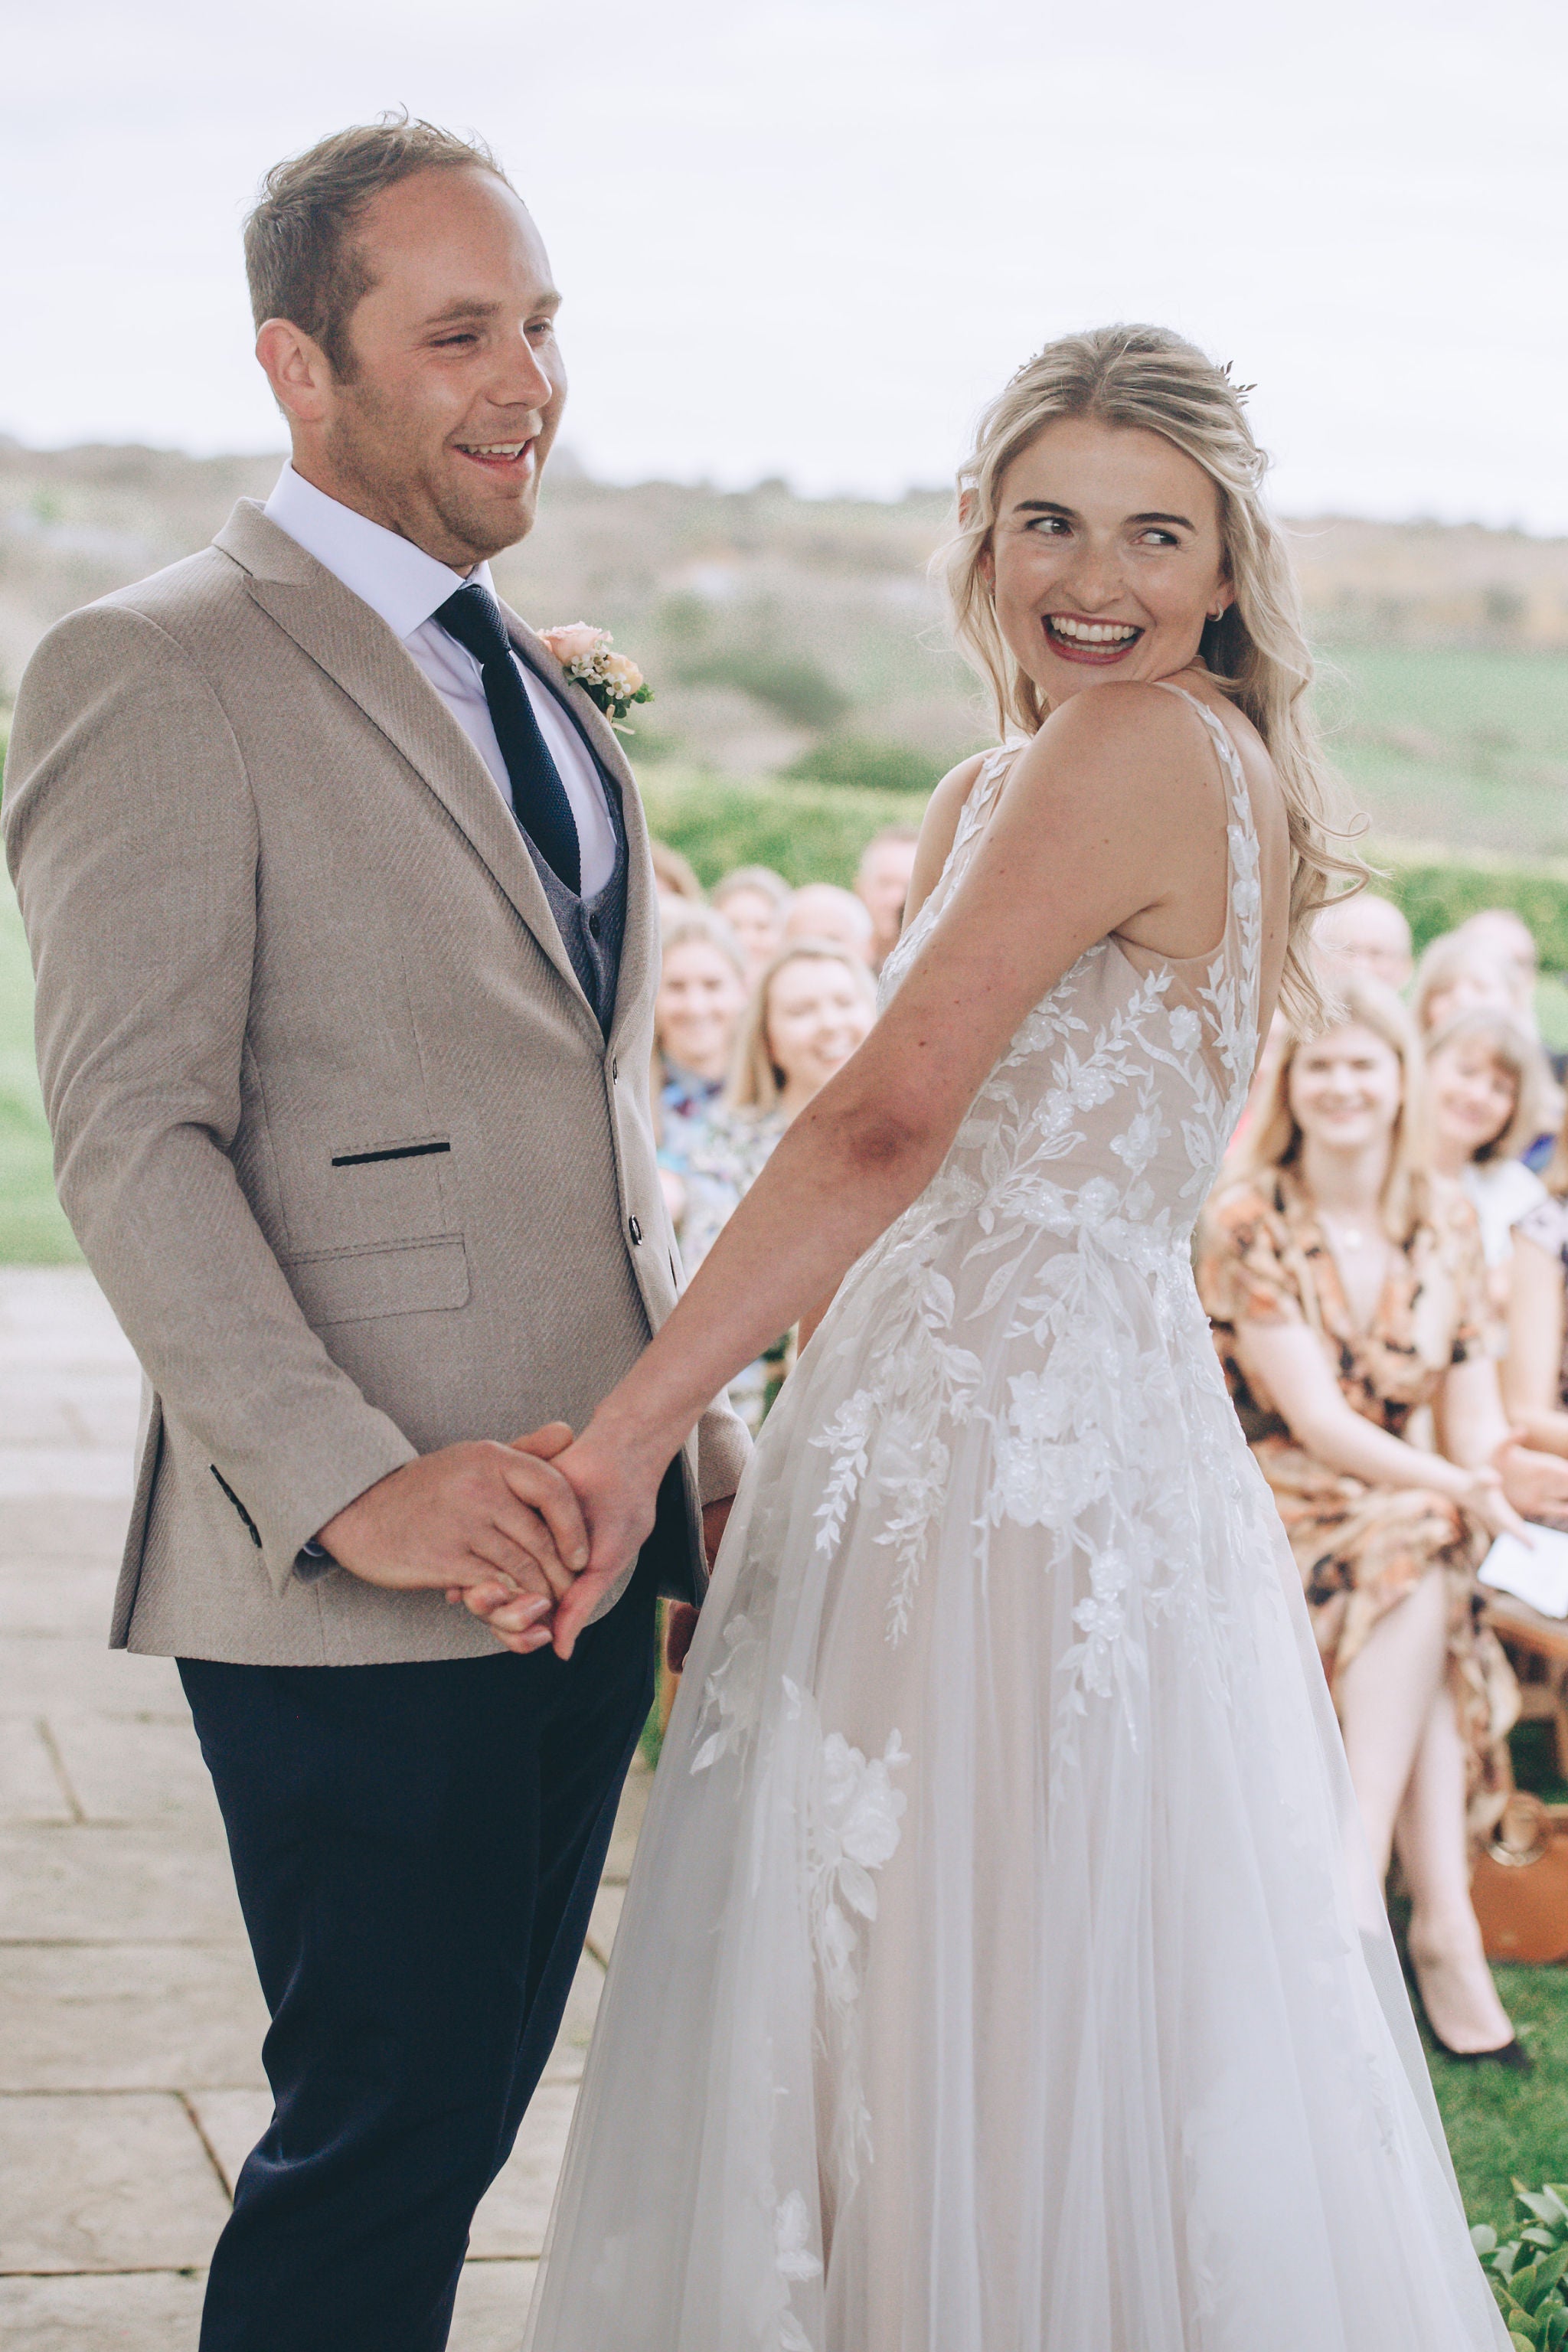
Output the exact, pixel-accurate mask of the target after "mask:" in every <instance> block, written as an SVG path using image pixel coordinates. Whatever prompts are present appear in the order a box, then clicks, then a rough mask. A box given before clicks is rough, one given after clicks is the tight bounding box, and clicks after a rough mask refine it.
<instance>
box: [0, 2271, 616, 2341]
mask: <svg viewBox="0 0 1568 2352" xmlns="http://www.w3.org/2000/svg"><path fill="white" fill-rule="evenodd" d="M538 2269H539V2265H538V2263H490V2262H471V2263H464V2265H463V2276H462V2281H461V2284H459V2286H458V2307H457V2309H456V2311H455V2312H454V2313H453V2315H452V2333H451V2336H450V2337H449V2338H448V2352H520V2347H521V2343H522V2331H523V2326H524V2325H525V2323H526V2321H527V2318H528V2306H529V2305H530V2304H531V2302H532V2300H533V2282H534V2279H535V2277H536V2275H537V2274H538ZM7 2352H10V2347H7ZM17 2352H20V2347H17ZM94 2352H97V2347H94ZM603 2352H614V2347H611V2346H608V2345H606V2346H605V2347H603Z"/></svg>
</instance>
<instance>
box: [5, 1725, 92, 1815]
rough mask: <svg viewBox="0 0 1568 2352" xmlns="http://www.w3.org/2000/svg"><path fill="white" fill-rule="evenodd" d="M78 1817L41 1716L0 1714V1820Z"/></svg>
mask: <svg viewBox="0 0 1568 2352" xmlns="http://www.w3.org/2000/svg"><path fill="white" fill-rule="evenodd" d="M77 1818H78V1816H77V1811H76V1809H75V1807H74V1806H73V1805H72V1803H71V1801H70V1799H69V1798H68V1795H67V1794H66V1786H65V1782H64V1780H63V1779H62V1778H61V1775H60V1772H59V1769H58V1765H57V1763H56V1760H55V1753H54V1749H53V1748H52V1746H51V1745H50V1741H49V1734H48V1730H47V1727H46V1725H45V1723H44V1720H43V1717H41V1716H34V1715H7V1716H0V1822H74V1821H75V1820H76V1819H77Z"/></svg>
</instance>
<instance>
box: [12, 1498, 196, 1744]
mask: <svg viewBox="0 0 1568 2352" xmlns="http://www.w3.org/2000/svg"><path fill="white" fill-rule="evenodd" d="M5 1516H6V1514H5V1511H4V1510H3V1509H0V1529H3V1528H4V1525H5ZM62 1714H65V1715H107V1716H119V1717H131V1718H132V1719H133V1720H134V1721H136V1722H139V1723H140V1722H145V1721H150V1720H151V1719H153V1717H157V1718H159V1719H160V1720H162V1721H163V1722H166V1723H186V1724H188V1723H189V1721H190V1719H191V1711H190V1709H189V1707H188V1706H186V1705H185V1694H184V1691H183V1690H182V1689H181V1688H180V1675H179V1669H178V1668H177V1667H176V1665H175V1664H174V1660H173V1658H139V1657H132V1656H131V1654H130V1653H129V1652H128V1651H125V1650H111V1649H110V1647H109V1643H108V1620H107V1619H104V1620H103V1621H101V1622H100V1623H99V1624H97V1625H96V1626H94V1628H93V1631H92V1633H91V1636H90V1637H89V1638H85V1639H82V1640H80V1641H65V1640H63V1639H59V1638H58V1637H57V1638H44V1639H38V1640H33V1639H29V1638H28V1637H27V1636H26V1635H22V1636H19V1637H18V1638H16V1640H10V1641H8V1640H6V1639H5V1638H4V1637H0V1719H3V1718H4V1717H6V1716H8V1715H48V1716H59V1715H62Z"/></svg>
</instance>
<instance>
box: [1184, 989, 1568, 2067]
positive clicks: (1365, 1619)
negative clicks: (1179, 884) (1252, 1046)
mask: <svg viewBox="0 0 1568 2352" xmlns="http://www.w3.org/2000/svg"><path fill="white" fill-rule="evenodd" d="M1343 994H1344V998H1345V1009H1346V1014H1347V1017H1346V1019H1345V1020H1344V1022H1343V1023H1342V1024H1341V1025H1340V1026H1339V1027H1337V1028H1335V1029H1333V1030H1332V1031H1331V1033H1330V1034H1328V1035H1327V1036H1324V1037H1321V1038H1317V1039H1314V1040H1312V1041H1311V1042H1310V1043H1304V1042H1303V1041H1302V1040H1300V1038H1298V1037H1296V1036H1294V1035H1292V1036H1291V1037H1290V1038H1289V1040H1288V1042H1287V1047H1286V1051H1285V1053H1284V1055H1282V1057H1281V1060H1280V1064H1279V1069H1278V1071H1277V1073H1276V1076H1275V1083H1274V1091H1273V1095H1272V1097H1271V1099H1270V1100H1269V1102H1268V1103H1267V1104H1266V1105H1264V1106H1262V1107H1261V1108H1260V1109H1259V1112H1258V1118H1257V1119H1256V1121H1255V1123H1254V1126H1253V1128H1252V1129H1251V1131H1250V1133H1249V1135H1248V1137H1247V1143H1246V1147H1245V1150H1244V1152H1243V1154H1242V1157H1241V1160H1240V1163H1239V1165H1238V1167H1237V1171H1236V1174H1235V1177H1234V1179H1233V1181H1230V1182H1229V1183H1228V1184H1226V1186H1225V1187H1224V1188H1223V1189H1222V1190H1221V1191H1220V1192H1218V1193H1217V1194H1216V1195H1215V1199H1214V1200H1213V1201H1212V1202H1210V1204H1209V1207H1208V1209H1207V1210H1206V1211H1205V1218H1204V1224H1203V1232H1202V1238H1201V1241H1200V1246H1199V1258H1198V1281H1199V1288H1200V1291H1201V1293H1202V1296H1203V1299H1204V1303H1205V1307H1207V1309H1208V1312H1209V1315H1210V1317H1211V1318H1212V1319H1213V1321H1214V1325H1215V1344H1216V1346H1217V1347H1218V1349H1219V1353H1220V1357H1221V1360H1222V1362H1223V1364H1224V1366H1225V1373H1226V1382H1227V1384H1228V1386H1229V1389H1230V1392H1231V1396H1232V1398H1233V1400H1234V1402H1235V1404H1236V1408H1237V1414H1238V1415H1239V1417H1240V1420H1241V1423H1242V1427H1243V1429H1244V1430H1245V1431H1246V1433H1247V1439H1248V1441H1249V1443H1250V1444H1251V1446H1252V1450H1253V1454H1254V1457H1255V1459H1256V1460H1257V1462H1258V1466H1259V1468H1260V1469H1261V1471H1262V1473H1263V1475H1264V1477H1265V1478H1266V1479H1267V1480H1268V1485H1269V1486H1270V1487H1271V1489H1272V1490H1273V1494H1274V1499H1275V1502H1276V1504H1277V1506H1278V1507H1279V1516H1280V1518H1281V1520H1282V1521H1283V1523H1284V1527H1285V1531H1286V1534H1287V1536H1288V1537H1289V1542H1290V1548H1291V1550H1292V1551H1293V1552H1294V1554H1295V1557H1296V1562H1297V1565H1298V1567H1299V1568H1300V1572H1301V1580H1302V1583H1303V1585H1304V1587H1305V1590H1306V1596H1307V1606H1308V1610H1309V1612H1310V1617H1311V1620H1312V1624H1313V1629H1314V1631H1315V1633H1316V1635H1317V1639H1318V1646H1319V1650H1320V1652H1321V1656H1322V1660H1323V1664H1324V1669H1325V1671H1326V1673H1327V1675H1328V1677H1329V1681H1330V1685H1331V1689H1332V1691H1333V1696H1334V1703H1335V1706H1336V1707H1337V1709H1338V1712H1339V1717H1340V1721H1341V1725H1342V1728H1343V1732H1344V1739H1345V1749H1346V1754H1347V1756H1348V1758H1349V1761H1350V1768H1351V1777H1352V1781H1353V1783H1354V1785H1355V1790H1356V1795H1357V1798H1358V1801H1359V1803H1360V1808H1361V1812H1362V1818H1363V1825H1364V1827H1365V1831H1366V1836H1367V1842H1368V1844H1369V1846H1370V1848H1371V1850H1372V1855H1373V1863H1374V1865H1375V1866H1376V1868H1377V1869H1378V1871H1379V1872H1380V1873H1383V1872H1386V1870H1387V1868H1388V1865H1389V1860H1390V1855H1391V1853H1392V1852H1393V1850H1394V1848H1395V1846H1397V1850H1398V1853H1399V1858H1400V1861H1401V1863H1402V1864H1403V1866H1404V1871H1405V1878H1406V1880H1407V1882H1408V1884H1409V1887H1410V1892H1411V1896H1412V1899H1413V1902H1414V1906H1415V1909H1414V1913H1413V1916H1412V1919H1411V1925H1410V1956H1411V1959H1412V1962H1413V1964H1414V1966H1415V1975H1416V1979H1417V1982H1418V1984H1419V1987H1420V1990H1421V1994H1422V1997H1423V2000H1425V2002H1426V2014H1427V2017H1428V2020H1429V2021H1430V2023H1431V2026H1432V2030H1433V2032H1434V2034H1435V2035H1436V2037H1437V2039H1438V2040H1439V2041H1440V2042H1442V2043H1443V2044H1444V2046H1445V2047H1447V2048H1448V2049H1450V2050H1453V2051H1457V2052H1458V2053H1462V2054H1464V2055H1465V2056H1468V2057H1480V2056H1488V2057H1498V2058H1503V2059H1506V2061H1507V2063H1521V2054H1522V2053H1521V2052H1520V2051H1519V2048H1518V2045H1517V2043H1516V2042H1515V2041H1514V2038H1513V2032H1512V2028H1511V2027H1510V2023H1509V2020H1508V2017H1507V2014H1506V2012H1505V2011H1504V2010H1503V2007H1502V2004H1501V2002H1500V2000H1499V1999H1498V1995H1497V1990H1496V1988H1495V1986H1494V1985H1493V1983H1492V1979H1491V1975H1490V1972H1489V1969H1488V1968H1487V1964H1486V1959H1485V1957H1484V1955H1483V1952H1482V1948H1481V1937H1480V1930H1479V1927H1478V1926H1477V1923H1476V1916H1475V1913H1474V1910H1473V1909H1472V1907H1471V1904H1470V1896H1469V1849H1468V1836H1482V1835H1484V1834H1485V1833H1486V1832H1487V1831H1488V1830H1489V1828H1490V1827H1491V1826H1492V1824H1493V1823H1494V1822H1496V1820H1497V1818H1498V1816H1499V1814H1500V1811H1501V1810H1502V1806H1503V1803H1504V1801H1505V1800H1506V1798H1507V1796H1508V1793H1509V1790H1510V1785H1511V1781H1510V1769H1509V1758H1508V1748H1507V1744H1506V1741H1507V1733H1508V1730H1509V1727H1510V1725H1511V1723H1512V1722H1513V1720H1514V1717H1515V1714H1516V1712H1517V1708H1518V1688H1517V1685H1516V1684H1515V1682H1514V1679H1513V1675H1512V1673H1511V1671H1510V1667H1509V1664H1508V1662H1507V1660H1506V1658H1505V1657H1504V1655H1503V1653H1502V1649H1501V1646H1500V1643H1499V1642H1498V1640H1497V1638H1496V1636H1495V1634H1494V1633H1492V1632H1491V1631H1490V1630H1489V1627H1488V1626H1487V1625H1486V1623H1485V1622H1484V1621H1483V1619H1482V1618H1481V1616H1480V1614H1479V1608H1478V1602H1477V1588H1476V1586H1475V1582H1474V1577H1475V1570H1476V1569H1477V1567H1478V1566H1479V1563H1480V1561H1481V1559H1483V1558H1484V1556H1485V1554H1486V1551H1487V1549H1488V1546H1489V1542H1490V1539H1491V1538H1492V1537H1493V1536H1494V1535H1495V1534H1496V1533H1498V1532H1499V1531H1500V1529H1501V1528H1512V1529H1514V1530H1516V1531H1517V1530H1518V1528H1520V1525H1521V1521H1520V1519H1519V1517H1517V1516H1516V1512H1517V1510H1528V1511H1531V1512H1534V1511H1537V1510H1539V1508H1540V1507H1541V1505H1542V1501H1543V1500H1544V1499H1547V1498H1550V1497H1551V1496H1552V1495H1558V1496H1562V1497H1563V1500H1564V1501H1568V1464H1554V1463H1553V1462H1552V1460H1551V1458H1550V1457H1549V1456H1546V1455H1542V1454H1531V1453H1527V1452H1526V1451H1525V1450H1524V1449H1523V1448H1521V1447H1520V1446H1518V1445H1516V1444H1514V1443H1513V1442H1512V1440H1511V1437H1510V1430H1509V1426H1508V1423H1507V1422H1506V1420H1505V1419H1504V1416H1503V1411H1502V1404H1501V1400H1500V1395H1499V1391H1498V1383H1497V1370H1496V1367H1495V1365H1494V1364H1493V1362H1492V1360H1491V1359H1490V1358H1489V1355H1488V1354H1487V1352H1486V1349H1485V1346H1484V1344H1483V1341H1482V1337H1481V1326H1482V1322H1483V1319H1484V1317H1485V1313H1486V1298H1485V1289H1484V1281H1483V1270H1482V1261H1481V1252H1480V1240H1479V1234H1478V1232H1477V1228H1476V1220H1475V1214H1474V1212H1473V1211H1472V1210H1471V1208H1470V1206H1469V1203H1468V1202H1467V1201H1466V1200H1465V1198H1464V1195H1463V1193H1462V1192H1460V1190H1459V1188H1458V1185H1456V1184H1452V1183H1449V1182H1447V1181H1444V1180H1443V1179H1442V1178H1441V1177H1437V1176H1434V1175H1433V1174H1432V1173H1431V1172H1430V1171H1429V1170H1428V1168H1427V1167H1426V1161H1425V1151H1424V1139H1425V1122H1424V1119H1423V1116H1422V1105H1421V1099H1420V1087H1421V1072H1420V1052H1419V1048H1418V1047H1417V1045H1416V1043H1415V1034H1414V1031H1413V1028H1412V1025H1411V1023H1410V1021H1409V1018H1408V1016H1407V1015H1406V1013H1405V1010H1404V1007H1403V1006H1402V1005H1401V1004H1400V1003H1399V1000H1398V999H1397V997H1395V996H1394V995H1392V994H1390V993H1389V992H1388V991H1386V990H1384V989H1380V988H1378V987H1376V986H1375V984H1374V983H1373V982H1368V981H1355V980H1352V981H1348V982H1345V983H1344V984H1343ZM1423 1407H1429V1408H1430V1409H1431V1412H1432V1414H1433V1418H1434V1422H1435V1425H1436V1433H1437V1437H1438V1441H1439V1444H1440V1445H1441V1448H1442V1451H1441V1452H1440V1453H1437V1454H1432V1453H1426V1452H1423V1451H1422V1450H1420V1449H1419V1448H1418V1447H1416V1446H1415V1445H1414V1444H1411V1443H1410V1442H1409V1439H1408V1437H1407V1434H1406V1433H1407V1431H1408V1430H1409V1428H1410V1425H1411V1423H1412V1422H1413V1421H1414V1420H1415V1416H1416V1414H1417V1413H1418V1412H1420V1411H1421V1409H1422V1408H1423Z"/></svg>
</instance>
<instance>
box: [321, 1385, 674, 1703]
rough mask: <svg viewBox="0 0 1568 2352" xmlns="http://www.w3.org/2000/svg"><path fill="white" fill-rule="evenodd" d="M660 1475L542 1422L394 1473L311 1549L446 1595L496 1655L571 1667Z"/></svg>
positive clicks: (380, 1580) (406, 1586)
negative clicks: (537, 1653)
mask: <svg viewBox="0 0 1568 2352" xmlns="http://www.w3.org/2000/svg"><path fill="white" fill-rule="evenodd" d="M660 1475H662V1474H661V1471H660V1470H659V1468H658V1466H657V1465H652V1464H649V1465H641V1466H639V1465H637V1464H636V1463H634V1462H633V1460H632V1459H631V1458H630V1456H629V1455H628V1454H627V1453H626V1449H624V1448H617V1449H616V1451H615V1452H614V1454H612V1453H611V1452H610V1450H609V1449H607V1448H605V1447H604V1446H602V1445H600V1444H596V1443H595V1440H594V1438H593V1434H592V1433H591V1432H589V1433H585V1435H584V1437H583V1438H582V1439H579V1440H574V1437H573V1433H572V1431H571V1429H570V1428H569V1427H568V1425H567V1423H565V1422H563V1421H552V1422H550V1423H546V1425H545V1426H544V1427H543V1428H542V1429H536V1430H531V1431H530V1432H529V1433H528V1434H527V1435H526V1436H523V1437H519V1438H516V1439H514V1440H513V1441H512V1443H511V1444H510V1445H498V1444H493V1443H490V1442H489V1441H485V1440H476V1441H473V1442H471V1443H469V1444H461V1445H447V1446H444V1447H443V1448H442V1449H441V1450H440V1451H439V1452H438V1453H436V1454H421V1455H420V1457H419V1459H418V1460H417V1461H415V1462H408V1463H405V1465H403V1467H402V1469H400V1470H394V1471H392V1472H391V1473H390V1474H389V1475H387V1476H386V1477H384V1478H383V1479H380V1480H379V1481H378V1482H377V1484H376V1485H375V1486H371V1487H369V1488H367V1490H366V1491H365V1493H364V1494H363V1495H361V1496H357V1497H356V1499H355V1500H354V1501H353V1502H352V1503H350V1504H349V1505H348V1506H347V1507H346V1508H345V1509H343V1510H342V1511H340V1512H339V1513H338V1514H337V1516H336V1517H335V1518H332V1519H330V1520H329V1521H328V1522H327V1524H326V1526H325V1527H324V1528H322V1529H321V1536H320V1540H321V1545H322V1547H323V1548H324V1549H326V1550H327V1551H329V1552H330V1553H331V1556H332V1558H333V1559H335V1560H336V1561H337V1562H338V1564H339V1566H340V1567H342V1568H346V1569H347V1570H349V1571H350V1573H351V1574H352V1575H354V1576H358V1577H361V1578H363V1580H364V1581H365V1582H366V1583H367V1584H376V1585H380V1586H382V1587H384V1588H385V1589H387V1590H390V1591H430V1590H434V1591H444V1592H445V1594H446V1596H447V1601H450V1602H451V1603H453V1604H454V1605H456V1604H457V1603H458V1602H461V1603H462V1605H463V1606H464V1607H465V1608H468V1609H470V1610H472V1612H473V1613H474V1615H475V1616H476V1617H479V1618H482V1619H483V1620H484V1622H485V1623H486V1624H488V1625H489V1628H490V1630H491V1632H492V1633H494V1634H495V1635H496V1637H497V1639H498V1640H499V1641H501V1642H504V1643H506V1645H507V1647H508V1649H510V1650H517V1651H520V1652H521V1653H523V1654H527V1653H528V1652H530V1651H532V1650H542V1649H543V1648H545V1647H546V1645H547V1644H549V1643H553V1644H554V1646H555V1649H556V1651H557V1652H558V1654H560V1655H561V1656H562V1657H563V1658H569V1657H570V1656H571V1654H572V1652H573V1648H574V1645H575V1643H576V1639H577V1636H578V1634H579V1633H581V1632H582V1630H583V1627H584V1625H585V1624H586V1622H587V1621H588V1619H589V1617H590V1616H591V1615H592V1614H593V1612H594V1611H595V1608H596V1607H597V1606H598V1604H599V1602H600V1601H602V1600H603V1599H604V1597H605V1593H606V1592H607V1591H609V1590H610V1588H611V1586H612V1585H613V1584H614V1583H615V1582H616V1579H617V1578H618V1577H619V1576H620V1575H621V1574H622V1573H623V1571H624V1570H626V1569H627V1568H629V1567H630V1566H631V1564H632V1562H633V1561H634V1560H635V1559H636V1558H637V1553H638V1551H639V1550H640V1549H641V1547H642V1545H643V1543H644V1542H645V1540H646V1539H647V1536H648V1534H649V1533H650V1531H651V1529H652V1527H653V1521H654V1512H655V1508H656V1506H657V1502H658V1481H659V1476H660ZM710 1508H717V1507H716V1506H715V1507H710ZM706 1516H707V1515H705V1517H706Z"/></svg>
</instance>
